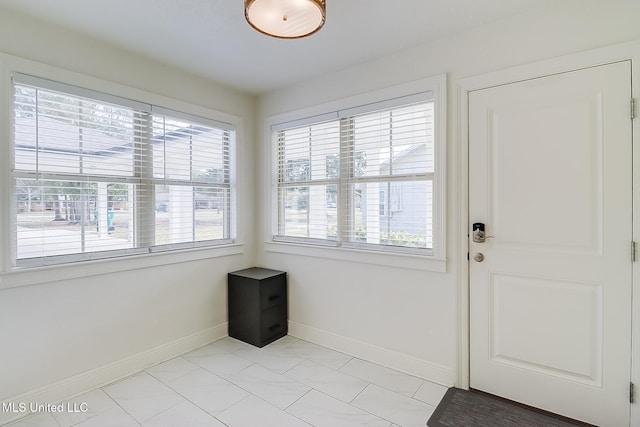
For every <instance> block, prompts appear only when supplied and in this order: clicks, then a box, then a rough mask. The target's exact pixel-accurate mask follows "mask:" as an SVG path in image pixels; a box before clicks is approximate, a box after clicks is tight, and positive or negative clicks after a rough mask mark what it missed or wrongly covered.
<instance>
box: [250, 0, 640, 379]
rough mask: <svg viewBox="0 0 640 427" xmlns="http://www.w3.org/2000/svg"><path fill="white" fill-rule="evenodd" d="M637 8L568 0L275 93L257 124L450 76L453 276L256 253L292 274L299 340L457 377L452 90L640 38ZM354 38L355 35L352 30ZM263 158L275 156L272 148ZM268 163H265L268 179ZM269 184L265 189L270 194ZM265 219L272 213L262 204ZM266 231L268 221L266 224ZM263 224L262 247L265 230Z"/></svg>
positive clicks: (434, 375)
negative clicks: (469, 80) (478, 78)
mask: <svg viewBox="0 0 640 427" xmlns="http://www.w3.org/2000/svg"><path fill="white" fill-rule="evenodd" d="M638 17H640V2H638V1H636V0H614V1H606V2H605V1H599V0H588V1H578V0H567V1H562V2H556V3H554V5H553V6H549V7H547V8H544V9H539V10H537V11H536V12H534V13H530V14H527V15H522V16H519V17H517V18H516V19H510V20H506V21H500V22H494V23H487V24H486V25H484V26H483V27H480V28H476V29H475V30H473V31H470V32H467V33H464V34H460V35H458V36H457V37H454V38H450V39H446V40H441V41H438V42H434V43H432V44H429V45H425V46H420V47H416V48H413V49H410V50H407V51H403V52H399V53H397V54H395V55H393V56H391V57H387V58H381V59H379V60H376V61H373V62H370V63H367V64H362V65H360V66H356V67H352V68H349V69H345V70H343V71H340V72H336V73H333V74H330V75H324V76H322V77H321V78H317V79H312V80H309V81H306V82H302V83H300V84H297V85H294V86H291V87H288V88H285V89H282V90H278V91H275V92H272V93H268V94H266V95H264V96H262V97H261V98H260V99H259V102H258V123H259V126H260V123H262V121H263V120H264V119H265V118H268V117H270V116H273V115H277V114H282V113H286V112H289V111H293V110H296V109H302V108H307V107H310V106H313V105H318V104H324V103H331V102H334V101H335V100H339V99H342V98H346V97H350V96H357V95H359V94H362V93H366V92H370V91H374V90H378V89H382V88H385V87H389V86H393V85H398V84H403V83H406V82H410V81H413V80H418V79H422V78H425V77H428V76H434V75H438V74H441V73H447V74H448V83H449V87H448V107H449V108H448V116H449V117H448V152H447V212H448V215H447V217H448V230H447V252H448V253H447V258H448V265H447V272H446V273H434V272H424V271H417V270H411V269H407V268H395V267H383V266H379V265H374V264H368V263H356V262H346V261H340V260H334V259H320V258H314V257H307V256H291V255H288V254H282V253H276V252H271V251H269V248H270V245H262V246H261V248H259V250H258V263H259V265H262V266H268V267H271V268H278V269H282V270H286V271H288V272H289V286H290V288H289V292H290V312H289V314H290V316H289V317H290V321H291V325H292V331H291V332H292V333H295V334H298V335H299V336H301V337H307V338H311V339H315V340H316V341H319V342H321V343H324V344H327V345H330V346H333V347H336V348H341V349H344V350H348V351H351V352H352V353H356V354H360V355H362V356H365V357H369V358H372V359H375V360H376V361H379V362H381V363H385V364H387V365H390V366H393V367H395V368H398V369H401V370H405V371H409V372H412V373H414V374H417V375H420V376H423V377H426V378H430V379H433V380H436V381H439V382H442V383H446V384H453V383H454V382H455V381H456V376H457V374H458V372H461V371H462V370H460V369H458V366H457V364H458V360H459V359H458V354H457V351H458V336H457V335H458V324H457V322H458V316H459V309H458V296H457V287H458V283H459V280H461V278H459V277H458V275H459V274H458V269H459V267H460V262H461V260H460V256H459V253H460V249H459V244H458V242H459V241H460V235H464V234H465V233H466V230H459V227H458V224H459V215H460V210H459V209H458V197H459V190H458V184H459V183H458V175H459V173H460V171H459V169H458V162H459V160H460V159H459V156H458V153H457V149H456V144H457V138H456V130H457V124H456V123H457V119H458V115H457V114H456V113H457V108H458V105H457V103H456V97H455V93H454V89H455V88H456V85H457V82H458V81H459V80H460V79H462V78H465V77H469V76H475V75H480V74H483V73H487V72H491V71H496V70H502V69H506V68H509V67H514V66H518V65H524V64H527V63H532V62H535V61H540V60H544V59H549V58H554V57H558V56H562V55H567V54H571V53H576V52H580V51H583V50H589V49H594V48H598V47H604V46H608V45H612V44H616V43H621V42H624V41H628V40H636V39H639V38H640V25H638V24H637V21H638ZM354 31H355V29H354ZM259 144H261V149H262V152H263V153H264V155H265V156H268V154H267V153H268V151H267V147H268V145H269V142H268V141H266V140H263V141H261V142H259ZM266 164H267V163H266V162H263V163H262V167H263V169H262V172H261V173H262V174H263V176H264V178H265V181H268V175H267V173H266V172H265V170H266ZM268 190H269V187H268V184H267V185H264V186H263V191H262V192H263V194H267V193H268ZM261 203H262V206H263V209H264V212H265V213H266V212H269V207H268V206H264V198H263V200H262V202H261ZM265 224H266V223H265ZM265 224H259V226H260V227H261V230H259V235H260V236H262V240H265V237H264V236H266V235H268V229H267V228H266V225H265ZM372 262H373V261H372Z"/></svg>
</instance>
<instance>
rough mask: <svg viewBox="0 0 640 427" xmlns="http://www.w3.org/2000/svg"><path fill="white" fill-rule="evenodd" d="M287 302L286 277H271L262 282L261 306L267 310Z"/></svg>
mask: <svg viewBox="0 0 640 427" xmlns="http://www.w3.org/2000/svg"><path fill="white" fill-rule="evenodd" d="M286 304H287V286H286V279H284V278H283V277H282V276H276V277H271V278H269V279H267V280H264V281H263V282H262V283H261V284H260V308H261V309H262V310H266V309H268V308H271V307H275V306H278V305H286Z"/></svg>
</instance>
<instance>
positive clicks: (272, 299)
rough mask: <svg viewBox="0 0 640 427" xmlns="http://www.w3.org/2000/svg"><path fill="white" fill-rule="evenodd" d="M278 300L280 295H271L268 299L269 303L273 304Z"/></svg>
mask: <svg viewBox="0 0 640 427" xmlns="http://www.w3.org/2000/svg"><path fill="white" fill-rule="evenodd" d="M279 298H280V295H271V296H270V297H269V301H270V302H273V301H275V300H277V299H279Z"/></svg>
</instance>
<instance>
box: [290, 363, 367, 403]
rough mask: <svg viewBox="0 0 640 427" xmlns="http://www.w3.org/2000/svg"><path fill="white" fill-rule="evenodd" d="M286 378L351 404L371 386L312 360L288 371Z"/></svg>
mask: <svg viewBox="0 0 640 427" xmlns="http://www.w3.org/2000/svg"><path fill="white" fill-rule="evenodd" d="M285 376H287V377H289V378H292V379H294V380H296V381H298V382H300V383H303V384H306V385H308V386H309V387H311V388H314V389H316V390H320V391H321V392H323V393H326V394H328V395H329V396H332V397H335V398H337V399H340V400H342V401H344V402H351V401H352V400H353V398H355V397H356V396H357V395H358V393H360V392H361V391H362V390H364V388H365V387H366V386H367V385H368V384H369V383H368V382H366V381H364V380H361V379H359V378H355V377H352V376H350V375H347V374H344V373H342V372H340V371H336V370H335V369H331V368H329V367H327V366H324V365H319V364H317V363H315V362H312V361H310V360H307V361H305V362H302V363H300V364H299V365H297V366H295V367H294V368H292V369H291V370H289V371H287V373H285Z"/></svg>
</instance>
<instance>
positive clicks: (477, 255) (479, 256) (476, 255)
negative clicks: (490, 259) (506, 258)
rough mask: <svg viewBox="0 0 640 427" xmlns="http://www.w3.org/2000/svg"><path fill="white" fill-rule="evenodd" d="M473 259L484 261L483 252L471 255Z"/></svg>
mask: <svg viewBox="0 0 640 427" xmlns="http://www.w3.org/2000/svg"><path fill="white" fill-rule="evenodd" d="M473 260H474V261H475V262H482V261H484V254H483V253H482V252H478V253H477V254H475V255H474V256H473Z"/></svg>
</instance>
